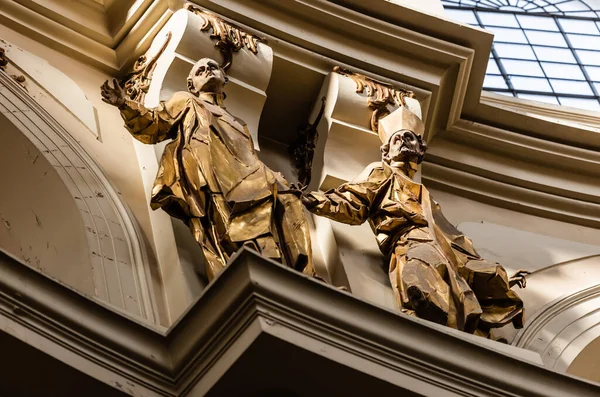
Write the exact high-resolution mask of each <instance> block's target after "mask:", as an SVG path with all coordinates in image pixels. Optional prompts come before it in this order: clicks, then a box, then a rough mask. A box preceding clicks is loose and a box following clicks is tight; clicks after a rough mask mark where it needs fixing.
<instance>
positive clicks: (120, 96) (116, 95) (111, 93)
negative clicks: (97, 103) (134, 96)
mask: <svg viewBox="0 0 600 397" xmlns="http://www.w3.org/2000/svg"><path fill="white" fill-rule="evenodd" d="M100 93H101V94H102V100H103V101H104V102H106V103H108V104H109V105H113V106H117V107H119V106H122V105H123V104H124V103H125V91H124V90H123V89H122V88H121V87H120V86H119V83H118V82H117V80H116V79H113V87H111V86H110V83H109V82H108V80H106V81H105V82H104V84H102V86H101V87H100Z"/></svg>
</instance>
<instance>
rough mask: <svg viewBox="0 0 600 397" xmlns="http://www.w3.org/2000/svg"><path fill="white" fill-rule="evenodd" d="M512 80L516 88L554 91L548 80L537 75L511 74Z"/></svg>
mask: <svg viewBox="0 0 600 397" xmlns="http://www.w3.org/2000/svg"><path fill="white" fill-rule="evenodd" d="M510 82H511V83H512V85H513V87H515V90H520V91H538V92H539V91H542V92H552V88H551V87H550V84H549V83H548V80H546V79H541V78H537V77H521V76H511V77H510Z"/></svg>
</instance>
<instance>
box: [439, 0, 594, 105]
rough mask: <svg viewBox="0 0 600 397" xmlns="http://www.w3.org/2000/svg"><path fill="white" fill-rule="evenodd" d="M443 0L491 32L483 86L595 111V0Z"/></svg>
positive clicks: (458, 16) (453, 13)
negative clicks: (492, 34)
mask: <svg viewBox="0 0 600 397" xmlns="http://www.w3.org/2000/svg"><path fill="white" fill-rule="evenodd" d="M442 3H443V4H444V6H445V7H446V10H447V11H448V13H449V14H450V16H451V17H452V18H455V19H457V20H460V21H462V22H466V23H470V24H473V25H475V26H478V27H483V28H485V29H487V30H490V31H492V32H493V33H494V43H493V51H492V53H491V54H490V60H489V63H488V67H487V70H486V78H485V83H484V89H486V90H488V91H492V92H496V93H501V94H504V95H513V96H518V97H520V98H525V99H531V100H537V101H541V102H547V103H553V104H562V105H565V106H574V107H579V108H583V109H593V110H597V111H600V102H599V99H600V95H599V93H600V0H593V1H592V0H442ZM449 7H451V9H449ZM507 81H508V83H507Z"/></svg>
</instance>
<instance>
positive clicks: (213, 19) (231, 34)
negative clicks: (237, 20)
mask: <svg viewBox="0 0 600 397" xmlns="http://www.w3.org/2000/svg"><path fill="white" fill-rule="evenodd" d="M186 9H187V10H188V11H190V12H193V13H194V14H196V15H197V16H199V17H200V18H202V27H201V28H200V30H201V31H203V32H206V31H210V30H212V33H211V34H210V38H211V39H216V40H217V42H216V44H215V47H217V48H218V49H219V50H220V51H221V55H222V56H223V63H222V64H221V67H222V68H223V70H225V71H227V70H228V69H229V68H230V67H231V63H232V62H233V53H234V52H238V51H239V50H240V49H241V48H242V47H246V48H247V49H248V50H250V51H251V52H252V53H253V54H257V53H258V43H259V42H263V43H266V39H265V38H263V37H258V36H255V35H253V34H250V33H247V32H244V31H243V30H242V29H241V28H239V27H237V26H235V25H233V24H231V23H229V22H226V21H224V20H223V19H221V18H219V17H217V16H216V15H214V14H211V13H210V12H207V11H204V10H202V9H200V8H198V7H194V6H193V5H191V4H188V5H187V6H186Z"/></svg>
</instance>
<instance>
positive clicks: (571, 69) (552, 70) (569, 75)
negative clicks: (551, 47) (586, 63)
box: [542, 62, 585, 80]
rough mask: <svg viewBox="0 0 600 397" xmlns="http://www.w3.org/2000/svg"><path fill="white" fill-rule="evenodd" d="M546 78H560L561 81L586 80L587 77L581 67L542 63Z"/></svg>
mask: <svg viewBox="0 0 600 397" xmlns="http://www.w3.org/2000/svg"><path fill="white" fill-rule="evenodd" d="M542 67H543V68H544V72H546V76H548V77H558V78H559V79H574V80H585V76H584V75H583V72H582V71H581V68H580V67H579V65H567V64H563V63H546V62H542Z"/></svg>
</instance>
